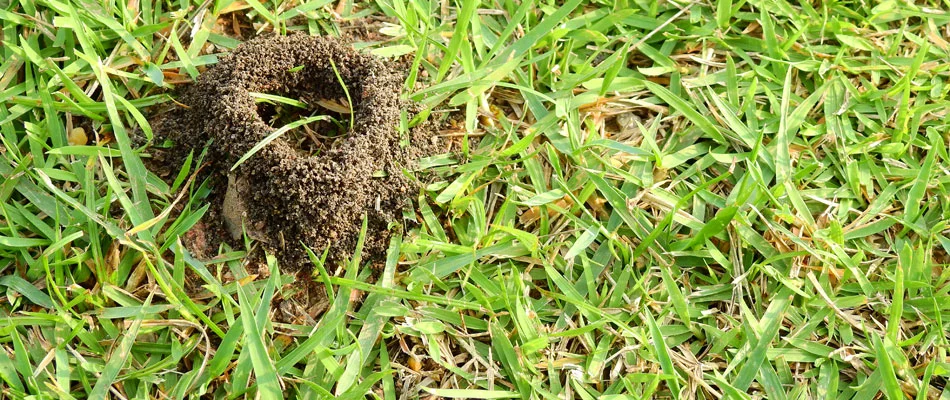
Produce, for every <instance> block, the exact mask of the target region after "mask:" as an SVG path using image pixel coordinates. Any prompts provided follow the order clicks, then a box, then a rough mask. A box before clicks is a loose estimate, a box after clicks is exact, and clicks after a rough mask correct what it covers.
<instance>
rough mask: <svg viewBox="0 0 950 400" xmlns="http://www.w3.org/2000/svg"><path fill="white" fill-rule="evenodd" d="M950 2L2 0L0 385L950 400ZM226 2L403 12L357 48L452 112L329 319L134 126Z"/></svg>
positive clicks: (138, 395) (363, 13)
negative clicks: (206, 223) (402, 207)
mask: <svg viewBox="0 0 950 400" xmlns="http://www.w3.org/2000/svg"><path fill="white" fill-rule="evenodd" d="M948 10H950V2H948V1H946V0H924V1H918V2H898V1H882V2H862V1H823V2H801V3H797V4H796V3H793V2H787V1H785V0H749V1H745V0H738V1H732V0H717V1H707V2H678V1H660V2H657V1H652V0H617V1H615V2H610V1H600V0H568V1H564V2H555V1H537V0H526V1H521V2H514V1H510V0H497V1H478V0H458V1H444V2H437V1H427V0H411V1H408V2H397V1H391V0H377V1H375V2H371V3H356V4H354V3H352V2H350V1H346V0H343V1H340V2H336V1H327V0H246V1H241V2H235V1H229V0H215V1H208V2H199V1H190V0H175V1H162V2H153V1H151V0H141V1H132V2H115V1H106V0H97V1H78V0H21V1H9V0H6V1H4V0H0V24H2V29H0V41H2V44H0V142H2V146H0V176H2V177H3V179H2V180H0V288H2V291H0V321H2V322H0V348H2V349H3V354H0V398H106V397H111V398H129V399H146V398H198V397H201V396H208V397H213V398H234V397H242V396H247V397H258V398H268V399H269V398H277V397H281V396H285V397H292V398H298V397H299V398H328V397H334V396H337V397H341V398H367V397H369V398H378V399H386V400H390V399H401V398H416V397H422V398H438V397H443V398H525V399H528V398H551V399H554V398H578V399H626V398H629V399H638V398H719V397H727V398H750V399H751V398H763V397H766V398H772V399H798V398H825V399H875V398H882V397H883V398H889V399H897V398H902V399H903V398H914V399H950V389H947V386H948V382H950V358H948V355H947V352H948V345H950V342H948V335H947V333H946V332H947V331H948V327H947V323H948V320H950V282H948V281H950V268H947V267H948V263H950V256H948V253H950V224H948V222H950V193H948V192H950V157H948V154H947V153H948V143H950V115H948V111H947V110H948V109H950V95H948V94H950V11H948ZM231 13H236V14H233V15H244V16H246V17H248V18H249V20H250V21H252V23H253V26H247V25H245V26H243V27H241V29H242V31H243V33H244V34H247V33H249V32H254V31H260V32H272V31H276V32H288V31H306V32H310V33H312V34H331V35H336V34H340V32H341V30H344V28H342V26H346V25H347V24H352V23H353V22H354V21H357V22H356V23H357V24H359V23H365V22H370V21H384V22H382V23H381V24H380V23H377V24H375V25H371V26H370V30H371V31H372V32H378V33H380V35H378V36H374V37H373V40H375V41H368V40H367V41H360V42H358V43H356V46H357V47H358V48H360V49H362V50H363V51H370V52H373V53H375V54H379V55H383V56H400V55H401V56H405V57H406V58H407V60H409V61H408V63H409V65H411V68H410V70H409V71H408V72H407V79H406V84H405V90H404V95H405V96H406V97H407V98H409V99H412V100H415V101H418V102H421V103H422V104H424V105H425V106H426V107H427V109H428V110H429V111H431V113H426V114H427V115H429V116H430V117H431V118H441V117H442V116H444V115H446V113H447V112H452V113H455V114H456V115H458V116H459V117H460V122H459V124H457V125H454V126H451V127H448V128H447V129H446V132H444V133H445V140H449V141H453V142H455V143H457V144H458V145H459V146H458V147H459V149H460V151H458V152H456V153H453V154H446V155H440V156H436V157H432V158H429V159H426V160H423V163H422V164H423V165H422V166H423V167H424V169H425V170H426V171H427V173H428V176H429V178H426V179H427V180H426V181H425V184H426V186H425V188H424V190H423V191H422V192H420V193H419V196H418V198H417V199H416V200H417V206H416V208H415V209H411V210H407V211H406V212H405V220H404V221H402V222H403V225H405V226H408V227H410V228H411V230H410V231H409V233H408V234H407V235H406V236H405V237H397V238H394V240H393V241H392V244H391V246H390V249H389V253H388V257H387V260H386V263H385V269H384V271H383V273H382V276H381V277H380V278H379V279H378V280H375V282H376V283H372V284H371V283H367V282H368V281H369V279H368V278H369V275H370V269H369V266H368V265H366V263H364V262H362V261H361V260H360V259H358V258H357V259H354V260H351V262H349V263H347V264H346V265H344V266H342V268H337V266H330V265H324V264H323V262H322V261H320V260H321V259H322V258H321V254H322V249H317V250H319V251H317V250H315V253H314V257H313V260H314V262H315V269H314V271H315V273H314V277H313V279H315V280H317V281H319V282H323V283H324V284H326V286H325V288H326V291H327V292H328V293H327V295H328V296H327V297H328V301H329V305H328V308H327V311H326V312H325V313H324V314H323V315H322V316H320V317H319V318H317V319H316V321H311V322H309V323H308V322H302V323H300V324H288V323H280V322H276V321H277V319H276V318H274V316H275V315H276V313H278V312H280V311H279V310H276V309H274V307H273V305H274V304H277V302H275V300H280V299H283V300H284V302H285V303H287V302H289V300H287V299H292V298H293V293H294V291H295V290H296V286H295V285H294V284H293V277H292V276H289V275H287V274H283V273H281V272H280V271H281V270H280V268H279V266H278V265H276V262H275V261H274V259H273V258H268V262H267V265H266V266H252V265H248V264H247V263H246V262H244V255H245V249H230V248H223V249H221V255H220V256H218V257H216V258H215V259H214V260H213V261H199V260H198V259H196V258H195V257H193V256H192V255H191V254H190V253H189V252H188V250H186V249H185V246H184V245H183V239H182V235H183V234H184V233H185V232H187V231H189V229H190V228H192V227H193V226H194V225H195V224H196V223H198V222H199V220H200V218H201V217H202V216H203V214H204V213H205V212H206V211H207V206H206V205H205V204H204V202H203V199H204V196H206V195H207V192H208V188H207V187H206V186H205V183H204V182H201V181H199V180H196V179H194V172H195V170H196V169H197V168H198V166H200V165H201V160H202V154H198V153H196V154H194V155H193V157H192V158H190V159H189V160H188V163H187V164H186V165H185V166H183V167H182V169H181V173H180V174H179V175H178V176H177V179H175V180H174V183H173V184H172V185H168V184H166V183H165V182H164V181H163V180H162V179H160V178H159V177H157V176H155V175H154V174H152V173H149V172H147V171H146V169H145V167H144V164H143V161H142V158H143V157H147V156H148V153H149V151H150V150H149V149H150V148H149V147H148V146H141V147H140V143H139V142H138V141H134V140H133V138H134V137H136V136H141V137H145V138H146V139H149V140H151V138H152V133H151V129H150V127H149V125H148V120H149V117H150V115H151V113H153V112H156V111H158V110H161V109H163V108H165V107H170V106H172V105H173V103H172V101H173V97H172V96H173V93H174V92H172V91H171V90H170V89H172V88H175V87H180V86H181V85H183V84H186V83H187V82H188V81H190V80H191V79H194V78H195V77H196V76H197V75H198V74H199V73H200V72H201V71H202V70H204V69H205V68H207V67H209V66H210V65H213V64H214V63H215V62H216V61H217V59H218V57H219V56H220V55H222V54H224V53H226V52H227V51H228V50H229V49H232V48H234V47H235V46H236V45H237V44H239V43H240V40H239V39H238V38H236V37H234V36H233V35H229V33H228V31H226V30H224V29H223V28H222V25H221V24H219V23H218V21H219V19H220V21H221V22H223V23H225V24H231V21H232V18H231V17H232V14H231ZM366 18H370V19H366ZM359 21H363V22H359ZM262 99H263V100H265V101H266V100H269V99H268V98H266V97H263V98H262ZM270 100H273V99H270ZM284 100H285V101H289V102H291V104H293V102H294V101H296V99H284ZM415 122H416V121H405V123H404V124H403V129H405V127H406V126H408V125H409V124H410V123H415ZM80 127H81V128H83V131H84V132H85V134H86V135H87V137H88V142H83V141H81V140H79V141H77V139H78V135H75V134H73V135H70V133H71V132H78V131H77V128H80ZM70 138H72V140H71V139H70ZM150 145H153V146H158V145H162V144H161V143H151V144H150ZM172 178H176V177H172ZM173 207H179V208H181V210H182V212H181V213H180V214H175V213H172V212H171V210H172V208H173ZM323 257H324V258H325V256H323ZM252 267H253V268H252ZM337 269H340V270H342V271H343V272H341V273H340V274H339V275H336V276H331V274H330V273H328V272H327V271H334V270H337ZM358 293H362V294H363V295H364V297H362V299H363V300H362V301H361V302H354V301H352V299H354V298H355V296H356V294H358Z"/></svg>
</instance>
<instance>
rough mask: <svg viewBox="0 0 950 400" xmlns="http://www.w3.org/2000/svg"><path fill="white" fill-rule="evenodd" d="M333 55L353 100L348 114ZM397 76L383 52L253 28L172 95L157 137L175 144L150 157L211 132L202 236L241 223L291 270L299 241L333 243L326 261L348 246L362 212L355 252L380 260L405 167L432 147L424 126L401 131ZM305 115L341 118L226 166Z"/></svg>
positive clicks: (319, 248) (190, 145)
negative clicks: (275, 98) (361, 238)
mask: <svg viewBox="0 0 950 400" xmlns="http://www.w3.org/2000/svg"><path fill="white" fill-rule="evenodd" d="M331 60H332V61H333V64H335V65H336V67H337V69H338V70H339V74H340V77H341V78H342V81H343V83H344V84H345V85H346V88H347V90H348V91H349V95H350V97H351V98H352V102H353V104H352V115H350V112H349V110H350V109H349V106H348V105H347V101H346V93H345V92H344V89H343V87H342V85H341V84H340V79H338V78H337V76H336V75H335V73H334V71H333V67H332V66H331ZM401 82H402V76H401V75H400V74H397V73H396V72H395V71H393V70H391V69H390V68H388V67H387V65H386V64H384V61H382V60H379V59H377V58H375V57H373V56H370V55H366V54H360V53H357V52H356V51H354V50H353V49H352V48H350V47H349V46H347V45H345V44H344V43H342V42H341V41H340V40H338V39H334V38H329V37H313V36H307V35H303V34H295V35H289V36H270V37H261V38H256V39H254V40H251V41H249V42H246V43H244V44H242V45H241V46H239V47H238V48H237V49H235V50H234V52H233V53H232V54H230V55H228V56H226V57H224V58H223V59H222V60H221V61H220V63H218V64H217V65H216V66H214V67H213V68H211V69H209V70H208V71H206V72H205V73H203V74H202V75H201V76H200V77H199V78H198V80H197V82H196V83H195V84H194V85H192V86H191V87H189V88H188V89H187V90H185V91H184V93H183V94H182V96H181V97H180V98H179V99H178V101H179V102H180V103H181V104H183V105H184V106H183V107H180V108H177V109H175V110H173V111H171V112H169V113H167V114H165V115H164V116H162V117H160V119H159V120H158V121H156V122H155V132H156V136H157V138H159V139H160V140H165V139H170V140H171V141H172V142H173V144H174V145H173V147H172V148H171V150H167V151H166V152H165V154H158V155H157V158H156V160H161V162H162V163H163V164H165V166H166V168H167V167H169V166H175V168H177V166H180V165H181V163H182V161H183V160H184V157H185V156H186V155H187V154H188V152H189V151H192V150H194V152H195V154H196V155H197V154H199V153H200V152H201V150H202V149H203V148H204V147H205V146H206V145H208V143H209V141H210V146H209V147H208V158H207V161H208V162H209V163H208V165H207V166H206V167H205V168H204V171H207V173H208V174H209V175H208V178H209V179H211V184H212V187H213V190H212V194H211V196H210V201H211V203H212V208H211V210H210V212H209V214H208V216H207V217H206V218H205V221H204V223H203V224H202V225H201V226H202V227H203V228H202V229H204V230H205V232H203V234H204V235H205V237H208V238H209V239H206V242H207V244H206V246H210V247H211V248H214V247H216V243H220V241H221V240H225V241H229V242H232V243H240V239H241V238H240V236H239V235H240V232H241V226H242V224H243V227H244V231H245V232H247V233H248V235H249V236H250V237H252V238H254V239H256V240H259V241H260V242H262V243H263V244H264V245H265V246H266V247H268V248H269V249H271V250H272V251H275V252H276V253H277V254H278V258H279V259H280V261H281V265H282V267H283V268H284V269H291V270H295V269H299V268H301V267H305V266H308V265H309V264H310V262H309V261H308V257H307V254H306V252H305V251H304V250H303V247H302V244H303V245H306V246H308V247H310V248H311V249H313V250H314V252H315V253H317V255H320V254H321V253H322V252H323V251H324V249H326V248H327V247H328V246H329V248H330V253H329V254H330V259H331V261H340V260H344V259H346V258H347V257H349V256H351V255H352V252H353V250H354V248H355V245H356V242H357V238H358V235H359V231H360V226H361V224H362V221H363V218H364V216H365V218H366V219H367V221H368V230H367V235H366V243H365V248H364V253H363V256H364V257H366V258H377V259H378V258H379V257H380V256H382V255H383V254H384V252H385V250H386V247H387V246H388V243H389V238H390V236H391V232H390V225H391V223H392V222H398V217H399V215H400V214H401V212H400V211H401V210H402V208H403V207H404V206H405V205H406V204H407V203H408V201H409V199H410V198H411V197H413V196H414V195H415V193H417V190H418V189H417V186H416V184H415V183H414V181H413V180H412V179H411V178H409V177H408V176H407V174H406V171H407V170H411V169H412V165H413V163H414V161H415V159H416V158H417V157H418V156H419V155H422V154H425V153H428V152H429V149H432V148H433V147H434V146H433V145H432V141H431V140H432V138H431V137H430V135H427V134H426V133H425V131H426V130H425V129H415V130H413V132H412V134H411V135H406V136H412V137H405V138H401V137H400V133H399V129H397V126H398V123H399V114H400V110H402V109H406V108H407V106H408V105H406V104H403V103H402V102H400V99H399V93H400V89H401ZM251 92H257V93H267V94H276V95H280V96H284V97H288V98H292V99H298V100H300V101H302V102H304V103H306V104H307V108H306V109H301V108H294V107H291V106H287V105H284V104H278V105H268V104H265V103H260V102H256V101H255V99H254V98H253V97H252V96H251V94H250V93H251ZM313 115H328V116H331V117H333V118H335V119H336V120H337V122H336V123H331V122H327V121H318V122H316V123H313V124H310V125H306V126H304V127H300V128H296V129H294V130H293V131H291V132H288V133H286V134H284V135H283V136H281V137H280V138H278V139H276V140H274V141H273V142H271V143H270V144H268V145H267V146H265V147H264V148H262V149H261V150H260V151H258V152H257V153H256V154H255V155H254V156H253V157H251V158H250V159H248V160H247V161H245V162H244V163H243V164H241V165H240V166H239V167H238V168H237V169H236V170H234V171H233V172H229V170H230V169H231V168H232V166H233V165H234V164H235V162H236V161H238V159H239V158H241V157H242V156H243V155H244V154H245V153H247V152H248V151H249V150H251V148H252V147H253V146H254V145H255V144H257V143H259V142H260V141H261V140H263V139H264V138H265V137H267V136H268V135H270V134H271V133H273V132H274V131H275V130H276V128H279V127H280V126H282V125H284V124H286V123H288V122H290V121H293V120H299V119H301V118H305V117H308V116H313ZM350 117H353V121H352V129H349V128H350V121H349V119H350ZM410 117H411V116H410ZM403 139H404V140H403ZM408 143H411V144H412V145H411V146H407V144H408ZM172 176H174V173H172ZM228 225H231V226H230V229H229V226H228Z"/></svg>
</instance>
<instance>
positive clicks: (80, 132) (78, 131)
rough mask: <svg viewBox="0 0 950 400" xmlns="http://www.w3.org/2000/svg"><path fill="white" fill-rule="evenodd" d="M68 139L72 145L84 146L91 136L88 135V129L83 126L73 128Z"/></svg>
mask: <svg viewBox="0 0 950 400" xmlns="http://www.w3.org/2000/svg"><path fill="white" fill-rule="evenodd" d="M66 140H67V141H69V145H70V146H82V145H84V144H86V143H88V141H89V137H87V136H86V130H85V129H83V128H82V127H76V128H73V129H72V130H71V131H69V135H67V137H66Z"/></svg>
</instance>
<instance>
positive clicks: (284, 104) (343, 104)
mask: <svg viewBox="0 0 950 400" xmlns="http://www.w3.org/2000/svg"><path fill="white" fill-rule="evenodd" d="M251 96H252V97H254V100H255V102H256V103H257V115H259V116H260V117H261V120H262V121H264V123H265V124H267V125H268V126H270V127H271V128H274V129H280V128H281V127H284V126H287V125H289V124H293V123H299V121H301V120H304V119H307V118H313V117H323V118H321V119H318V120H316V121H311V122H309V123H306V124H304V125H301V126H298V127H295V128H293V129H291V130H289V131H288V132H284V134H283V135H282V136H281V139H282V140H284V141H285V142H286V143H288V144H290V145H291V146H292V147H293V148H294V150H296V151H297V153H298V154H299V155H300V156H302V157H313V156H320V155H322V154H325V153H326V152H327V151H328V150H329V149H331V148H333V146H335V145H336V144H337V143H338V142H339V141H341V140H342V139H344V138H346V137H347V136H348V135H349V133H350V124H351V122H350V118H351V117H352V113H351V112H352V110H351V109H350V106H349V104H348V103H347V101H346V99H316V100H311V101H309V102H307V103H305V102H303V101H301V100H297V99H293V98H288V97H283V96H282V95H280V94H274V93H266V94H262V93H252V94H251Z"/></svg>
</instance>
